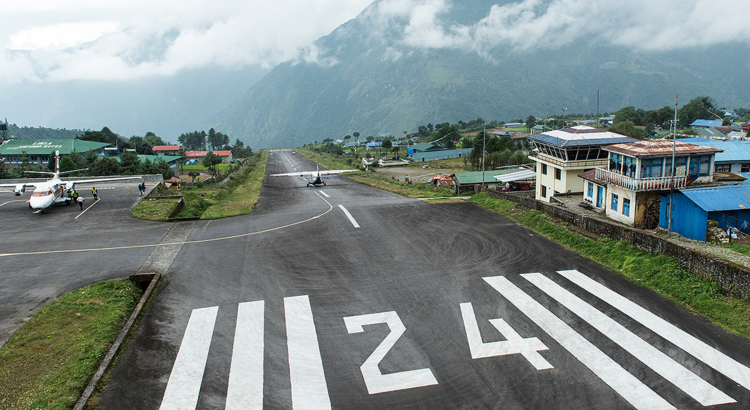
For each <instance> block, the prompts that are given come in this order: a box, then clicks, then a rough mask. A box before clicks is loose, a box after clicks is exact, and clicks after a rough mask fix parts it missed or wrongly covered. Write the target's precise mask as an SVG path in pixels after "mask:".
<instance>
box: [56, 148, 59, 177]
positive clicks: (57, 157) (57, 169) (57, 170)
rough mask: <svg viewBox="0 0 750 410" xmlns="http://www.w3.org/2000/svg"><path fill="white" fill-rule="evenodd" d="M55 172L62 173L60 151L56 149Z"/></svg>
mask: <svg viewBox="0 0 750 410" xmlns="http://www.w3.org/2000/svg"><path fill="white" fill-rule="evenodd" d="M55 174H57V175H60V151H55Z"/></svg>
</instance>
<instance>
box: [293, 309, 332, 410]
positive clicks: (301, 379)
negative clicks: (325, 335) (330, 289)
mask: <svg viewBox="0 0 750 410" xmlns="http://www.w3.org/2000/svg"><path fill="white" fill-rule="evenodd" d="M284 316H285V319H286V338H287V349H288V352H289V377H290V379H291V380H290V381H291V385H292V408H293V409H295V410H307V409H309V410H320V409H330V408H331V400H330V398H329V397H328V385H327V383H326V378H325V373H324V371H323V360H322V359H321V357H320V347H319V346H318V335H317V332H316V330H315V322H314V321H313V315H312V308H311V307H310V299H309V298H308V297H307V296H295V297H287V298H284Z"/></svg>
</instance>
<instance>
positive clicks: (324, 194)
mask: <svg viewBox="0 0 750 410" xmlns="http://www.w3.org/2000/svg"><path fill="white" fill-rule="evenodd" d="M318 192H320V193H321V194H322V195H323V196H324V197H326V198H330V197H331V196H330V195H328V194H326V193H325V192H323V191H318Z"/></svg>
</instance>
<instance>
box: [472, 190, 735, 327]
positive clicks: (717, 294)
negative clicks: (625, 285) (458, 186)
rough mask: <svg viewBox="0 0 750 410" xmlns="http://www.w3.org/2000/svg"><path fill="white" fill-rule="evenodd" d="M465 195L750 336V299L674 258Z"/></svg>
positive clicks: (488, 198) (513, 206) (498, 201)
mask: <svg viewBox="0 0 750 410" xmlns="http://www.w3.org/2000/svg"><path fill="white" fill-rule="evenodd" d="M467 201H468V202H473V203H476V204H477V205H479V206H481V207H483V208H486V209H488V210H490V211H494V212H497V213H499V214H501V215H503V216H506V217H508V218H511V219H513V220H514V221H516V222H518V223H520V224H521V225H524V226H526V227H528V228H530V229H532V230H534V231H536V232H538V233H540V234H543V235H544V236H546V237H548V238H550V239H552V240H554V241H555V242H558V243H560V244H562V245H563V246H565V247H567V248H569V249H572V250H573V251H575V252H577V253H579V254H581V255H583V256H585V257H587V258H589V259H591V260H593V261H595V262H598V263H600V264H602V265H604V266H605V267H607V268H609V269H611V270H613V271H615V272H618V273H620V274H621V275H622V276H624V277H626V278H627V279H629V280H630V281H632V282H634V283H637V284H639V285H642V286H645V287H648V288H649V289H652V290H654V291H656V292H657V293H659V294H660V295H662V296H664V297H666V298H667V299H670V300H672V301H674V302H676V303H677V304H678V305H680V306H683V307H685V308H687V309H689V310H691V311H693V312H695V313H698V314H699V315H701V316H703V317H705V318H707V319H709V320H711V321H712V322H713V323H715V324H717V325H719V326H721V327H723V328H724V329H725V330H727V331H728V332H731V333H734V334H738V335H741V336H744V337H745V338H748V339H750V301H747V300H743V299H741V298H739V297H738V296H732V295H726V294H725V292H724V290H723V289H722V288H721V287H720V286H719V285H718V284H716V283H715V282H714V281H712V280H710V279H708V278H699V277H697V276H695V275H693V274H691V273H689V272H687V271H685V270H684V269H682V268H681V267H680V266H679V264H678V263H677V261H676V260H674V259H673V258H670V257H668V256H664V255H653V254H650V253H646V252H642V251H640V250H638V249H637V248H636V247H635V246H633V245H631V244H630V243H629V242H627V241H613V240H611V239H600V240H593V239H589V238H586V237H583V236H581V235H579V234H578V233H575V232H571V231H569V230H568V229H567V228H566V227H565V224H564V223H562V222H559V221H556V220H554V219H553V218H552V217H550V216H548V215H546V214H545V213H543V212H539V211H536V210H523V208H522V207H521V206H520V205H519V204H517V203H515V202H511V201H506V200H503V199H498V198H494V197H492V196H490V195H489V194H487V193H481V194H478V195H474V196H473V197H472V198H470V199H468V200H467Z"/></svg>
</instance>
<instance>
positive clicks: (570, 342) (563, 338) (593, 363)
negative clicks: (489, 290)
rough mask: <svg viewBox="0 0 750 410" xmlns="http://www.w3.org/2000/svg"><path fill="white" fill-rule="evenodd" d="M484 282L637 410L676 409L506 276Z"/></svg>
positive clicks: (489, 278)
mask: <svg viewBox="0 0 750 410" xmlns="http://www.w3.org/2000/svg"><path fill="white" fill-rule="evenodd" d="M483 279H484V280H485V281H486V282H487V283H488V284H489V285H490V286H492V287H493V288H494V289H495V290H497V291H498V292H499V293H500V294H501V295H503V297H504V298H505V299H507V300H508V301H510V302H511V303H512V304H513V305H515V306H516V307H517V308H518V309H519V310H520V311H521V312H523V314H524V315H526V316H527V317H528V318H529V319H531V320H532V321H533V322H534V323H536V325H537V326H539V327H540V328H542V330H544V331H545V332H547V333H548V334H549V335H550V336H552V337H553V338H554V339H555V340H556V341H557V342H558V343H560V345H562V346H563V347H564V348H565V349H566V350H567V351H569V352H570V353H571V354H572V355H573V356H575V357H576V359H578V360H579V361H580V362H581V363H583V364H584V365H585V366H586V367H588V368H589V369H590V370H591V371H592V372H594V374H596V375H597V376H598V377H599V378H600V379H601V380H602V381H604V382H605V383H607V384H608V385H609V386H610V387H611V388H612V389H613V390H615V391H616V392H617V393H618V394H619V395H620V396H622V397H623V398H624V399H625V400H627V401H628V402H629V403H630V404H632V405H633V406H634V407H635V408H637V409H653V410H656V409H665V410H666V409H674V406H672V405H671V404H669V402H667V401H666V400H664V399H663V398H662V397H661V396H659V395H658V394H656V393H655V392H654V391H653V390H651V389H650V388H649V387H648V386H646V385H645V384H643V383H642V382H641V381H640V380H638V379H637V378H636V377H635V376H633V375H632V374H630V373H629V372H628V371H626V370H625V369H623V368H622V367H621V366H620V365H619V364H617V362H615V361H614V360H612V359H611V358H610V357H609V356H607V355H606V354H604V353H603V352H602V351H601V350H599V349H598V348H597V347H596V346H594V345H593V344H591V342H589V341H588V340H586V339H585V338H584V337H583V336H581V335H580V334H578V333H577V332H576V331H575V330H573V329H572V328H571V327H570V326H568V325H567V324H566V323H565V322H563V321H562V320H561V319H560V318H558V317H557V316H555V315H554V314H553V313H552V312H550V311H549V310H547V309H546V308H544V307H543V306H542V305H541V304H539V302H537V301H535V300H534V299H532V298H531V296H529V295H528V294H526V293H525V292H523V291H522V290H521V289H519V288H518V287H516V285H514V284H513V283H511V282H510V281H509V280H508V279H506V278H505V277H504V276H494V277H485V278H483Z"/></svg>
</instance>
